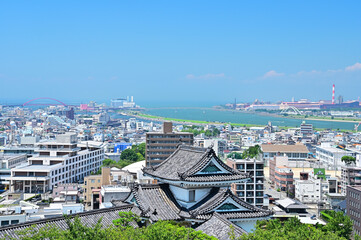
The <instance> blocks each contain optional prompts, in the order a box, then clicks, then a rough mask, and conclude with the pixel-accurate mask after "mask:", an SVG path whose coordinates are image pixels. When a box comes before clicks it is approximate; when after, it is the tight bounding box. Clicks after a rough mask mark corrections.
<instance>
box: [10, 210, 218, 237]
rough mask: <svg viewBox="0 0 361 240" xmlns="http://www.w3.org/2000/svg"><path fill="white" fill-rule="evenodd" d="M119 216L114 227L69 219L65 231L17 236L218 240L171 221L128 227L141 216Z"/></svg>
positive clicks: (53, 229) (46, 230)
mask: <svg viewBox="0 0 361 240" xmlns="http://www.w3.org/2000/svg"><path fill="white" fill-rule="evenodd" d="M119 216H120V219H118V220H115V221H114V224H115V226H108V227H105V228H104V227H102V224H101V221H102V219H99V221H98V222H97V224H96V225H94V226H86V225H84V224H82V222H81V221H80V219H79V218H74V219H70V218H66V224H67V227H68V228H67V229H66V230H61V229H59V228H56V227H54V225H47V226H45V227H43V228H40V229H36V228H35V227H30V228H27V229H24V230H21V231H19V232H18V233H17V235H18V237H19V238H20V239H22V240H30V239H35V240H45V239H50V240H66V239H69V240H103V239H110V240H120V239H121V240H137V239H141V240H174V239H176V240H203V239H204V240H216V238H214V237H211V236H208V235H206V234H204V233H203V232H201V231H195V230H194V229H191V228H189V227H186V226H182V224H178V223H175V222H172V221H158V222H156V223H154V224H152V225H149V226H146V227H141V228H133V227H132V226H130V224H129V223H130V222H133V221H138V220H139V217H138V216H136V215H135V214H133V213H131V212H121V213H120V214H119ZM7 239H12V238H11V237H9V238H7Z"/></svg>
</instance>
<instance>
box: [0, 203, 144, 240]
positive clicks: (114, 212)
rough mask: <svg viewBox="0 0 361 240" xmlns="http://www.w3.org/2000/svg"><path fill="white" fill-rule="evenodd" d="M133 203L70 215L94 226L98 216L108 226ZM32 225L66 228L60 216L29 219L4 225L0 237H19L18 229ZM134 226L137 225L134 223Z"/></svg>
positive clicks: (36, 227) (128, 209) (0, 229)
mask: <svg viewBox="0 0 361 240" xmlns="http://www.w3.org/2000/svg"><path fill="white" fill-rule="evenodd" d="M133 208H134V206H133V205H130V204H128V205H125V206H121V207H112V208H105V209H98V210H92V211H88V212H83V213H77V214H72V215H71V216H72V217H79V219H80V221H81V222H82V223H83V224H84V225H86V226H88V227H91V226H94V225H95V224H97V222H98V221H99V219H100V218H102V220H101V224H102V226H103V227H108V226H110V225H113V220H116V219H119V218H120V217H119V212H129V211H133ZM31 226H33V227H34V228H35V230H38V229H41V228H44V227H51V226H53V227H56V228H58V229H61V230H65V229H67V228H68V225H67V224H66V221H65V218H64V217H63V216H61V217H54V218H46V219H42V220H37V221H30V222H25V223H19V224H14V225H9V226H6V227H1V228H0V239H10V238H12V239H20V236H19V235H18V234H17V233H18V232H19V231H21V230H24V229H26V228H28V227H31ZM134 227H137V226H136V225H134Z"/></svg>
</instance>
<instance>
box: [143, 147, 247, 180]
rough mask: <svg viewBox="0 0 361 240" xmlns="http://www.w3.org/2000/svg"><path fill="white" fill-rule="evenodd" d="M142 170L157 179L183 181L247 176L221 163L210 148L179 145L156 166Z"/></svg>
mask: <svg viewBox="0 0 361 240" xmlns="http://www.w3.org/2000/svg"><path fill="white" fill-rule="evenodd" d="M143 172H144V173H145V174H146V175H148V176H150V177H155V178H159V179H166V180H170V181H184V182H222V181H239V180H242V181H243V180H245V179H247V178H248V175H246V174H245V173H241V172H239V171H237V170H235V169H232V168H231V167H229V166H227V165H226V164H225V163H223V162H222V161H221V160H220V159H219V158H218V157H217V155H216V153H215V152H214V150H213V149H212V148H199V147H191V146H186V145H180V146H179V147H178V148H177V150H175V152H174V153H173V154H172V155H170V156H169V157H168V158H167V159H166V160H164V161H163V162H162V163H161V164H159V165H157V166H155V167H154V166H151V167H145V168H143Z"/></svg>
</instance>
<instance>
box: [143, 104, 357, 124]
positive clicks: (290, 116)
mask: <svg viewBox="0 0 361 240" xmlns="http://www.w3.org/2000/svg"><path fill="white" fill-rule="evenodd" d="M148 109H200V110H214V111H221V112H223V111H224V112H237V113H244V114H257V115H261V116H272V117H279V118H286V119H299V120H305V121H307V120H312V121H326V122H340V123H342V122H346V123H355V124H358V123H359V122H361V119H352V120H344V119H339V118H336V119H329V118H326V117H325V118H323V117H319V118H317V117H316V118H315V117H307V118H306V117H304V115H302V116H301V117H292V115H289V116H283V115H279V114H275V113H268V112H247V111H239V110H234V109H224V108H216V107H164V108H148ZM146 110H147V109H146ZM145 115H147V114H145ZM149 116H153V115H149ZM154 117H158V116H154ZM160 118H162V117H160ZM180 120H185V119H180ZM185 121H190V120H185ZM194 121H197V120H194ZM192 122H193V120H192ZM257 126H260V125H257Z"/></svg>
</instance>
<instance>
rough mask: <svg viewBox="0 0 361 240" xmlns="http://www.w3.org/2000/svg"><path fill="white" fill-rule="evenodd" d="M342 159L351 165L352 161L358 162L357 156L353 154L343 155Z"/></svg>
mask: <svg viewBox="0 0 361 240" xmlns="http://www.w3.org/2000/svg"><path fill="white" fill-rule="evenodd" d="M341 161H342V162H344V163H346V165H351V164H352V163H355V162H356V158H355V157H352V156H343V157H342V158H341Z"/></svg>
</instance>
